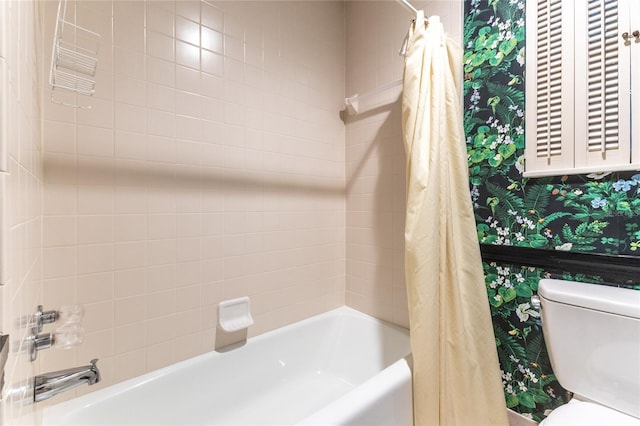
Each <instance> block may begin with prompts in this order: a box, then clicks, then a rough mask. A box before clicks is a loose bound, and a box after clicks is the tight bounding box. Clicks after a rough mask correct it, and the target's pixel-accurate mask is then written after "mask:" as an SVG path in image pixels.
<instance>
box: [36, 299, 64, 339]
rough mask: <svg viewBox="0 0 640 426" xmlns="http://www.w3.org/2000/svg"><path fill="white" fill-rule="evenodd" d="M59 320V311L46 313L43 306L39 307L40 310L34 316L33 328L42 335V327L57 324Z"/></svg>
mask: <svg viewBox="0 0 640 426" xmlns="http://www.w3.org/2000/svg"><path fill="white" fill-rule="evenodd" d="M57 319H58V311H46V312H44V311H43V310H42V305H38V309H37V310H36V313H35V314H33V328H35V329H37V330H36V331H37V332H38V333H40V332H41V331H42V326H44V325H45V324H51V323H52V322H56V320H57Z"/></svg>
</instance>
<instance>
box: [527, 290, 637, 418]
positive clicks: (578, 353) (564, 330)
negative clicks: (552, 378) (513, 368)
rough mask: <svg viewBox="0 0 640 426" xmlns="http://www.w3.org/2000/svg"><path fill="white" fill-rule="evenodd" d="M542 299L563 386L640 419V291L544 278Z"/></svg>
mask: <svg viewBox="0 0 640 426" xmlns="http://www.w3.org/2000/svg"><path fill="white" fill-rule="evenodd" d="M538 295H539V296H540V302H541V316H542V329H543V333H544V338H545V342H546V345H547V350H548V352H549V357H550V359H551V365H552V366H553V371H554V373H555V375H556V377H557V379H558V382H559V383H560V384H561V385H562V386H563V387H564V388H565V389H567V390H570V391H571V392H573V393H574V394H575V396H576V397H578V398H579V399H583V400H591V401H594V402H597V403H600V404H602V405H605V406H608V407H610V408H613V409H615V410H618V411H621V412H623V413H626V414H629V415H631V416H634V417H638V418H640V291H638V290H633V289H628V288H617V287H609V286H603V285H597V284H586V283H580V282H572V281H562V280H552V279H543V280H540V284H539V286H538Z"/></svg>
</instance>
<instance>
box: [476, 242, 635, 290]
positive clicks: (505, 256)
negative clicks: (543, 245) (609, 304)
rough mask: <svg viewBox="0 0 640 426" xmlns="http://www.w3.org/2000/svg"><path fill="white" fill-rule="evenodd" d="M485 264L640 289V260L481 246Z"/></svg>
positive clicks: (557, 251)
mask: <svg viewBox="0 0 640 426" xmlns="http://www.w3.org/2000/svg"><path fill="white" fill-rule="evenodd" d="M480 252H481V253H482V260H483V261H485V262H496V263H503V264H504V263H506V264H509V265H514V266H530V267H536V268H541V269H544V270H545V271H546V272H550V273H557V274H561V273H565V272H568V273H571V274H584V275H596V276H599V277H601V278H602V279H603V281H604V282H605V283H610V284H616V285H622V286H630V287H631V286H638V285H640V257H636V256H628V255H610V254H601V253H585V252H572V251H561V250H548V249H534V248H530V247H518V246H499V245H491V244H480Z"/></svg>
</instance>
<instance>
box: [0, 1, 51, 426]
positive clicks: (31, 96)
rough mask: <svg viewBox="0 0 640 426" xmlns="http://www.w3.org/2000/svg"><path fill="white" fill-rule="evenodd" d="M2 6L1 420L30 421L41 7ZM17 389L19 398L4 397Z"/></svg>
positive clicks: (37, 281)
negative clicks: (4, 344)
mask: <svg viewBox="0 0 640 426" xmlns="http://www.w3.org/2000/svg"><path fill="white" fill-rule="evenodd" d="M0 8H2V13H0V14H1V15H2V20H1V22H2V25H3V28H2V39H3V40H2V41H1V42H0V44H1V45H2V49H1V50H2V52H0V56H2V58H0V61H2V62H3V67H4V71H5V75H4V76H3V77H4V84H3V88H4V91H3V92H2V94H1V96H2V97H3V103H4V106H5V107H6V109H5V115H4V116H3V117H2V118H0V127H2V129H3V130H2V131H3V134H4V136H6V141H7V144H6V149H7V150H6V152H4V153H3V154H2V155H5V160H6V164H7V171H6V172H4V173H1V174H0V180H2V185H1V188H2V189H1V191H2V193H0V203H1V204H2V207H3V209H4V212H5V213H6V215H5V217H4V219H3V223H2V229H0V234H2V238H3V241H4V247H3V248H2V249H3V251H4V252H5V253H4V255H5V259H6V263H4V264H3V267H4V268H5V270H4V271H3V273H2V276H3V277H4V278H5V279H6V281H5V282H4V285H3V286H2V287H0V292H1V298H0V300H1V305H0V308H1V310H2V317H1V318H2V319H1V322H0V332H1V333H3V334H7V333H8V334H9V345H10V346H9V358H8V361H7V364H6V366H5V377H4V378H5V386H4V389H3V393H4V396H5V398H3V401H2V402H1V403H2V404H3V407H2V410H1V411H2V419H0V422H2V421H4V422H5V423H6V424H31V423H32V421H33V419H32V418H31V417H30V414H31V413H32V410H31V408H33V406H32V405H31V404H30V402H29V401H22V400H21V399H20V397H21V396H22V395H23V394H24V393H25V392H24V389H25V388H26V386H27V384H28V381H29V379H30V378H32V377H33V375H34V371H35V369H34V364H32V363H31V362H30V360H29V358H28V355H27V353H26V349H25V347H26V343H25V339H26V338H27V336H28V332H29V328H28V327H26V326H25V324H24V321H22V320H23V319H25V318H27V317H28V316H29V315H31V314H32V313H33V312H34V311H35V308H36V306H37V304H38V302H39V297H40V291H41V265H42V260H41V241H40V236H41V235H42V230H41V227H42V222H41V215H42V211H41V201H40V199H41V193H42V192H41V189H42V164H41V145H42V143H41V126H40V119H41V115H40V113H41V111H40V87H41V86H40V69H41V68H40V67H41V65H42V62H41V61H42V58H41V56H40V55H41V54H42V40H41V32H42V31H41V24H40V22H41V21H40V19H41V10H40V4H38V3H36V2H22V1H5V2H3V4H2V5H1V6H0ZM12 392H13V393H14V399H12V400H10V401H7V396H8V395H9V394H11V393H12Z"/></svg>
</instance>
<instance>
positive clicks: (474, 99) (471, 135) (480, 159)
mask: <svg viewBox="0 0 640 426" xmlns="http://www.w3.org/2000/svg"><path fill="white" fill-rule="evenodd" d="M464 16H465V21H464V44H465V45H464V48H465V52H464V100H465V109H464V110H465V114H464V126H465V132H466V135H467V152H468V161H469V175H470V184H471V195H472V199H473V203H474V208H475V212H476V223H477V233H478V238H479V240H480V242H481V243H483V244H499V245H509V246H523V247H531V248H544V249H552V250H553V249H555V250H569V251H582V252H596V253H607V254H625V255H636V256H640V220H639V219H638V217H639V215H640V174H638V173H611V174H606V173H605V174H590V175H578V176H557V177H553V178H539V179H528V178H524V177H523V176H522V171H523V158H524V157H523V155H524V143H525V141H524V126H525V123H524V111H525V86H524V78H525V75H524V61H525V54H524V47H525V0H465V15H464ZM484 270H485V277H486V286H487V292H488V296H489V302H490V305H491V309H492V316H493V323H494V331H495V336H496V344H497V346H498V354H499V358H500V364H501V369H502V379H503V385H504V391H505V397H506V401H507V405H508V407H509V408H512V409H514V410H515V411H518V412H519V413H521V414H523V415H525V416H527V417H530V418H532V419H534V420H536V421H540V420H542V419H543V418H544V417H545V415H546V414H547V413H548V412H549V411H550V410H551V409H553V408H555V407H557V406H558V405H560V404H562V403H564V402H565V401H566V400H567V395H566V392H565V391H564V390H563V389H562V388H561V387H560V385H559V384H558V383H557V381H555V377H554V375H553V371H552V370H551V366H550V363H549V359H548V355H547V353H546V348H545V345H544V340H543V336H542V330H541V326H540V323H539V318H538V312H536V311H535V310H534V309H532V307H531V305H530V298H531V296H532V295H533V294H534V293H535V292H536V291H537V286H538V281H539V280H540V279H541V278H543V277H545V276H549V274H547V273H546V272H545V271H543V270H541V269H537V268H527V267H514V266H511V265H497V264H495V263H491V264H489V263H484ZM561 278H564V279H569V280H571V279H574V280H580V281H587V282H598V281H599V278H598V277H590V276H570V275H568V274H567V275H564V276H562V277H561Z"/></svg>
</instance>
